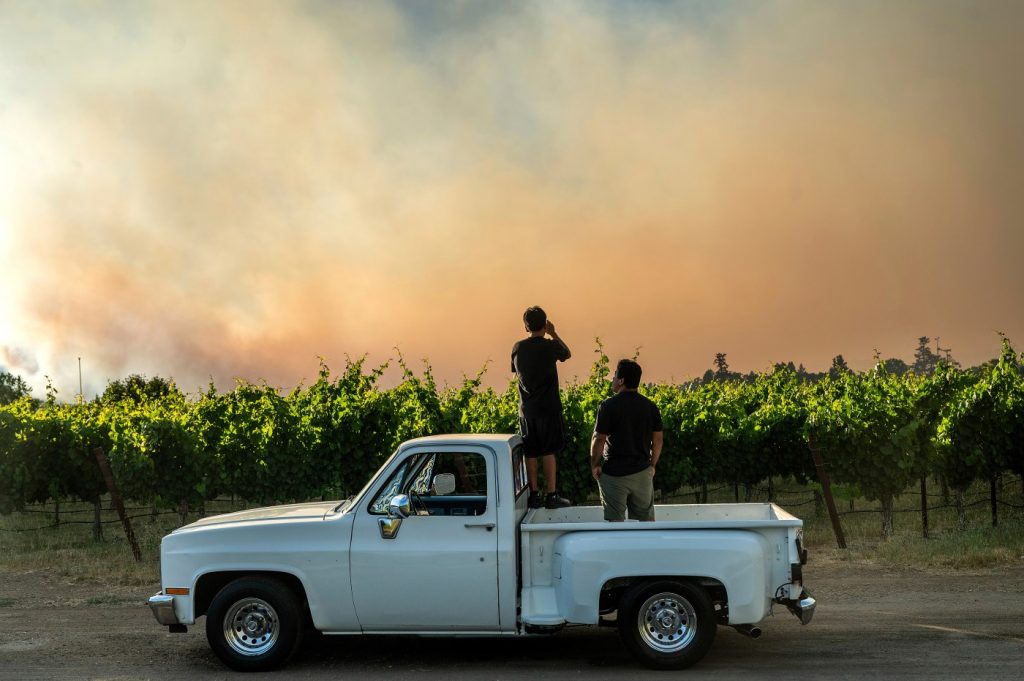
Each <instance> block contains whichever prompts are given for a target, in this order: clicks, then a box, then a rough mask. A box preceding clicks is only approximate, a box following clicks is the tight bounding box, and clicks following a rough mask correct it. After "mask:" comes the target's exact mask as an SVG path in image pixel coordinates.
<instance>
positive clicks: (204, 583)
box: [193, 570, 313, 626]
mask: <svg viewBox="0 0 1024 681" xmlns="http://www.w3.org/2000/svg"><path fill="white" fill-rule="evenodd" d="M240 577H273V578H274V579H276V580H278V581H280V582H283V583H284V584H285V585H286V586H287V587H288V588H289V589H290V590H291V592H292V593H293V594H295V597H296V598H297V599H299V602H300V603H302V610H303V612H304V613H305V618H306V623H307V624H308V625H310V626H312V623H313V621H312V618H311V617H310V614H309V603H308V601H307V600H306V589H305V587H303V586H302V581H301V580H300V579H299V578H298V577H296V576H295V575H292V574H289V573H287V572H269V571H259V570H256V571H254V570H232V571H227V572H207V573H206V574H205V575H203V576H201V577H200V578H199V579H198V580H197V581H196V588H195V594H194V596H193V600H194V606H195V616H196V617H199V616H201V615H205V614H206V611H207V610H209V608H210V603H212V602H213V599H214V597H215V596H216V595H217V593H218V592H220V590H221V589H223V588H224V587H225V586H227V585H228V584H230V583H231V582H233V581H235V580H236V579H238V578H240Z"/></svg>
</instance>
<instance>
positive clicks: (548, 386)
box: [512, 307, 571, 508]
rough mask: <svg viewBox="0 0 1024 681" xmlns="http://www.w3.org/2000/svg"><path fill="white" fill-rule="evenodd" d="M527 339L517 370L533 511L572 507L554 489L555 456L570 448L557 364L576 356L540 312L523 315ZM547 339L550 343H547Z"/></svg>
mask: <svg viewBox="0 0 1024 681" xmlns="http://www.w3.org/2000/svg"><path fill="white" fill-rule="evenodd" d="M523 323H524V324H525V325H526V330H527V331H529V332H530V336H529V337H528V338H524V339H523V340H521V341H519V342H518V343H516V344H515V345H514V346H512V371H514V372H515V374H516V378H517V379H518V380H519V428H520V430H521V431H522V435H523V445H524V447H523V449H524V450H525V452H526V475H527V477H528V478H529V480H530V498H529V506H530V508H540V507H541V506H542V505H543V506H546V507H547V508H562V507H564V506H570V505H571V504H570V502H569V500H568V499H563V498H562V497H561V496H559V494H558V492H557V491H556V490H557V487H556V485H555V475H556V473H555V468H556V464H555V455H556V454H558V453H559V452H560V451H562V448H563V447H565V424H564V423H563V421H562V398H561V396H560V395H559V393H558V369H557V367H556V366H555V363H556V362H564V361H565V360H567V359H569V357H570V355H571V353H570V352H569V348H568V347H567V346H566V344H565V343H563V342H562V339H561V338H559V337H558V334H557V333H555V325H554V324H552V323H551V322H550V321H548V317H547V314H545V313H544V310H542V309H540V308H539V307H531V308H529V309H528V310H526V312H524V313H523ZM546 334H548V335H550V336H551V338H545V337H544V336H545V335H546ZM537 459H541V460H542V461H543V463H544V481H545V483H547V496H546V497H544V498H543V499H542V498H541V494H540V485H539V484H538V482H537Z"/></svg>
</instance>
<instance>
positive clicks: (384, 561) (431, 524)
mask: <svg viewBox="0 0 1024 681" xmlns="http://www.w3.org/2000/svg"><path fill="white" fill-rule="evenodd" d="M495 465H496V464H495V462H494V455H493V453H492V452H491V451H490V450H484V449H477V448H473V447H457V446H446V447H444V448H443V450H430V451H427V450H412V451H410V452H409V453H408V455H407V456H406V457H405V458H404V459H403V460H401V461H399V462H398V463H397V467H396V468H395V469H394V472H393V473H392V474H391V476H389V477H388V478H387V480H386V481H385V482H384V483H383V484H382V485H380V486H379V487H378V488H377V489H375V490H374V491H373V493H372V494H370V495H368V496H367V498H368V499H369V501H368V503H366V504H365V505H364V504H360V508H359V509H358V510H357V511H356V513H357V516H356V518H355V520H354V523H353V528H352V549H351V552H350V554H349V555H350V558H351V575H352V596H353V600H354V602H355V607H356V615H357V617H358V618H359V623H360V626H361V627H362V628H363V630H364V631H496V630H498V628H499V621H498V564H497V558H498V543H497V540H498V532H497V528H496V523H497V516H498V514H497V508H496V506H497V490H496V486H495V481H496V477H497V476H496V469H495ZM452 478H454V481H455V483H454V490H453V489H451V487H452ZM437 483H441V484H437ZM398 494H407V495H408V496H409V497H410V499H411V507H412V515H409V516H408V517H407V518H404V519H403V520H402V521H401V524H400V525H399V526H398V530H397V532H395V533H394V535H393V536H391V537H390V538H386V537H385V535H386V534H388V533H387V532H385V531H384V530H382V523H381V522H380V521H381V519H387V517H388V515H387V510H388V504H389V503H390V501H391V499H392V498H393V497H395V496H396V495H398Z"/></svg>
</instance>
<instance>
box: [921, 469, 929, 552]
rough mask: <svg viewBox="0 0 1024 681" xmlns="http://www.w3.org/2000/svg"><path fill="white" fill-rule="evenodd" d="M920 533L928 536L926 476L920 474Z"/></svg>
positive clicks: (925, 536)
mask: <svg viewBox="0 0 1024 681" xmlns="http://www.w3.org/2000/svg"><path fill="white" fill-rule="evenodd" d="M921 533H922V535H923V536H924V538H925V539H927V538H928V477H927V476H925V475H922V476H921Z"/></svg>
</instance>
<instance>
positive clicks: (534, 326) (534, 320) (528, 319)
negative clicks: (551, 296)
mask: <svg viewBox="0 0 1024 681" xmlns="http://www.w3.org/2000/svg"><path fill="white" fill-rule="evenodd" d="M523 323H525V324H526V328H528V329H529V330H530V332H531V333H532V332H534V331H540V330H541V329H543V328H544V325H545V324H547V323H548V315H547V313H545V312H544V310H542V309H540V308H539V307H537V306H536V305H534V306H533V307H528V308H526V312H524V313H523Z"/></svg>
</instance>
